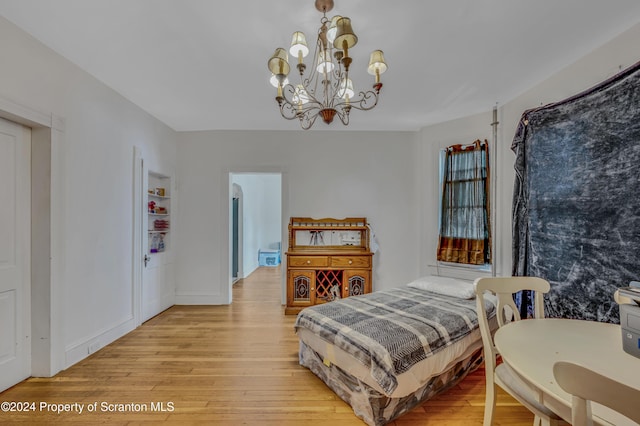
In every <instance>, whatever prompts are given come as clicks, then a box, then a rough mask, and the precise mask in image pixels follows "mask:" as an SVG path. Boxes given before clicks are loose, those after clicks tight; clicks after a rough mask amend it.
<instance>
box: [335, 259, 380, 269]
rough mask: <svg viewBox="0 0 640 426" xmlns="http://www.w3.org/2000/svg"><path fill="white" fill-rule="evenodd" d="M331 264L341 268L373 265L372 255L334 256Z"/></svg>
mask: <svg viewBox="0 0 640 426" xmlns="http://www.w3.org/2000/svg"><path fill="white" fill-rule="evenodd" d="M331 266H333V267H340V268H348V267H352V268H368V267H370V266H371V257H370V256H332V257H331Z"/></svg>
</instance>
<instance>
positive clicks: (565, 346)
mask: <svg viewBox="0 0 640 426" xmlns="http://www.w3.org/2000/svg"><path fill="white" fill-rule="evenodd" d="M494 343H495V346H496V348H497V349H498V352H500V354H501V355H502V359H503V361H504V362H506V363H508V364H509V366H511V367H512V368H513V370H515V371H516V372H517V373H518V374H519V375H520V376H521V377H522V378H523V379H524V380H525V381H527V382H529V383H530V384H532V385H533V386H535V387H537V388H538V389H540V390H541V392H542V393H543V403H544V404H545V405H546V406H547V407H549V408H550V409H551V410H553V411H554V412H555V413H557V414H558V415H559V416H561V417H562V418H563V419H565V420H567V421H569V422H571V396H570V395H569V394H568V393H566V392H565V391H563V390H562V389H561V388H560V386H558V385H557V384H556V382H555V379H554V377H553V364H555V363H556V362H557V361H570V362H575V363H577V364H581V365H584V366H585V367H588V368H590V369H592V370H594V371H597V372H598V373H600V374H602V375H604V376H607V377H611V378H612V379H614V380H617V381H619V382H622V383H624V384H626V385H628V386H631V387H634V388H638V389H640V358H636V357H634V356H632V355H629V354H627V353H626V352H624V351H623V350H622V335H621V330H620V326H619V325H615V324H606V323H600V322H594V321H579V320H569V319H551V318H549V319H528V320H523V321H516V322H512V323H510V324H507V325H505V326H503V327H501V328H500V329H499V330H498V331H497V332H496V334H495V337H494ZM591 408H592V412H593V415H594V420H595V421H596V422H597V423H600V424H614V425H616V426H622V425H625V424H635V423H630V422H629V421H626V422H625V420H626V418H624V417H621V416H620V415H619V414H617V413H615V412H613V411H612V410H609V409H608V408H606V407H603V406H601V405H599V404H592V407H591Z"/></svg>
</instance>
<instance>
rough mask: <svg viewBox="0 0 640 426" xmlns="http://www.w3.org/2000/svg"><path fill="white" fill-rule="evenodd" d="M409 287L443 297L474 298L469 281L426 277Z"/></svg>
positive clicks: (473, 289) (472, 288) (474, 294)
mask: <svg viewBox="0 0 640 426" xmlns="http://www.w3.org/2000/svg"><path fill="white" fill-rule="evenodd" d="M407 286H409V287H413V288H419V289H422V290H427V291H430V292H433V293H438V294H443V295H445V296H452V297H457V298H459V299H473V298H474V297H476V292H475V288H474V287H473V283H472V282H471V281H463V280H460V279H457V278H449V277H438V276H432V275H430V276H426V277H421V278H418V279H417V280H415V281H413V282H411V283H409V284H407Z"/></svg>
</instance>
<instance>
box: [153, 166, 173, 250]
mask: <svg viewBox="0 0 640 426" xmlns="http://www.w3.org/2000/svg"><path fill="white" fill-rule="evenodd" d="M170 184H171V179H170V178H169V177H168V176H165V175H161V174H159V173H154V172H149V181H148V185H149V186H148V188H149V189H148V190H147V215H148V235H149V252H150V253H162V252H164V251H166V249H167V239H168V234H169V230H170V226H169V224H170V221H169V218H170V213H171V211H170V210H171V209H170V207H171V201H170V200H171V197H170V194H169V188H170V186H171V185H170Z"/></svg>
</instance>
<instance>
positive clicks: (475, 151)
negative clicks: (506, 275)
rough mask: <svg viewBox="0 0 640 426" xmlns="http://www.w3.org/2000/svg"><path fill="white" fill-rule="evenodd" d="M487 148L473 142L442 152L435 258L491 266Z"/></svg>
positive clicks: (482, 142)
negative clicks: (440, 194)
mask: <svg viewBox="0 0 640 426" xmlns="http://www.w3.org/2000/svg"><path fill="white" fill-rule="evenodd" d="M489 181H490V179H489V144H488V143H487V141H486V140H485V141H480V140H476V141H475V142H474V143H472V144H470V145H453V146H450V147H448V148H446V150H445V158H444V164H443V179H442V200H441V203H440V207H441V211H440V233H439V238H438V252H437V258H438V260H439V261H442V262H453V263H462V264H469V265H484V264H487V263H491V230H490V220H489Z"/></svg>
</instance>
